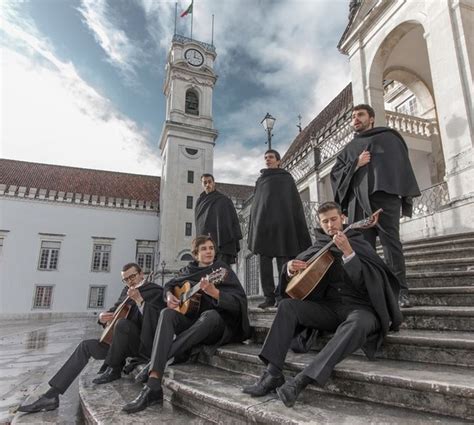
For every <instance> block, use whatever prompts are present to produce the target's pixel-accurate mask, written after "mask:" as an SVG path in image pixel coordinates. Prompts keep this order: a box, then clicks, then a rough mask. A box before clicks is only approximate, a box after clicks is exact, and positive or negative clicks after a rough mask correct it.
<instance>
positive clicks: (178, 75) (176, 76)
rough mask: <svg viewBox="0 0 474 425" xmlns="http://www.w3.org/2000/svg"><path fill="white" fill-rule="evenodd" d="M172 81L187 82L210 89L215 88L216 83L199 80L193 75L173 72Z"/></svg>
mask: <svg viewBox="0 0 474 425" xmlns="http://www.w3.org/2000/svg"><path fill="white" fill-rule="evenodd" d="M171 79H172V80H181V81H186V82H187V83H191V84H197V85H200V86H208V87H214V82H213V81H210V80H207V79H202V78H197V77H195V76H193V75H186V74H182V73H181V72H176V71H175V72H173V74H172V75H171Z"/></svg>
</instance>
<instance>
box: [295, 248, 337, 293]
mask: <svg viewBox="0 0 474 425" xmlns="http://www.w3.org/2000/svg"><path fill="white" fill-rule="evenodd" d="M333 262H334V257H333V255H332V254H331V253H330V252H329V251H325V252H324V253H323V254H321V255H320V256H319V257H318V258H316V259H315V260H314V261H313V262H312V263H311V264H310V265H308V267H307V268H306V269H304V270H301V271H299V272H298V274H297V275H296V276H293V278H292V279H291V280H290V282H289V283H288V286H287V287H286V293H287V294H288V295H289V296H290V297H291V298H295V299H298V300H304V299H305V298H306V297H307V296H308V295H309V294H310V293H311V292H312V291H313V290H314V288H316V286H318V284H319V282H321V279H322V278H323V276H324V275H325V274H326V272H327V271H328V269H329V267H331V264H332V263H333Z"/></svg>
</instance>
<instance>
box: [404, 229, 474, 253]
mask: <svg viewBox="0 0 474 425" xmlns="http://www.w3.org/2000/svg"><path fill="white" fill-rule="evenodd" d="M457 244H459V245H466V244H467V245H469V244H474V232H468V233H455V234H452V235H444V236H435V237H432V238H424V239H417V240H414V241H404V242H403V249H423V248H428V249H429V248H431V247H440V246H443V247H445V246H450V245H451V246H453V245H457Z"/></svg>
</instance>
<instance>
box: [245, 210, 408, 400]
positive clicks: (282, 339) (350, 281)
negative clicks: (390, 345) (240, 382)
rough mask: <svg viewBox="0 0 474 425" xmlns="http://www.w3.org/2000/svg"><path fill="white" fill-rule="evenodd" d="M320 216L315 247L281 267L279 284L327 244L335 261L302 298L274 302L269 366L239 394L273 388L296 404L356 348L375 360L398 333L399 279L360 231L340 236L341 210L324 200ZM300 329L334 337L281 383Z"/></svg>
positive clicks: (266, 351) (266, 350) (265, 352)
mask: <svg viewBox="0 0 474 425" xmlns="http://www.w3.org/2000/svg"><path fill="white" fill-rule="evenodd" d="M318 216H319V222H320V225H321V231H320V232H318V233H317V234H316V241H315V243H314V245H313V246H311V247H310V248H309V249H308V250H306V251H304V252H302V253H301V254H299V255H298V256H297V257H296V259H294V260H291V261H289V262H288V263H287V264H285V266H284V267H283V270H282V276H281V281H282V282H281V283H282V286H283V287H286V285H287V283H288V281H289V280H290V279H291V277H292V276H293V275H294V274H295V273H296V272H298V271H299V270H303V269H305V268H306V267H307V266H308V264H307V263H306V262H307V261H308V260H309V259H310V258H311V257H312V256H313V255H314V254H315V253H316V252H318V251H319V250H320V249H321V248H322V247H324V246H325V245H326V244H327V243H328V242H331V240H332V241H333V242H334V245H333V246H332V247H331V248H330V252H331V254H333V256H334V262H333V263H332V265H331V267H330V268H329V269H328V271H327V272H326V274H325V275H324V276H323V278H322V280H321V281H320V283H319V284H318V286H316V288H315V289H314V290H313V291H312V292H311V293H310V294H309V295H308V296H307V297H306V298H305V299H304V300H298V299H284V300H282V301H281V302H280V303H279V304H278V310H277V314H276V316H275V320H274V321H273V323H272V327H271V328H270V331H269V333H268V335H267V338H266V339H265V343H264V344H263V347H262V350H261V352H260V354H259V357H260V359H261V360H262V361H263V362H264V363H265V364H266V365H267V368H266V369H265V370H264V372H263V374H262V375H261V377H260V379H259V380H258V381H257V382H256V383H255V384H253V385H250V386H247V387H244V388H243V390H242V391H243V392H244V393H247V394H250V395H252V396H253V397H262V396H264V395H266V394H268V393H269V392H271V391H273V390H275V389H276V391H277V394H278V396H279V398H280V400H281V401H282V402H283V403H284V404H285V405H286V406H287V407H291V406H293V405H294V404H295V402H296V399H297V397H298V395H299V394H300V392H301V391H302V390H303V389H304V388H305V387H306V386H307V385H308V384H310V383H312V384H315V385H318V386H321V387H322V386H324V385H325V384H326V382H327V381H328V379H329V377H330V375H331V373H332V371H333V369H334V367H335V366H336V365H337V364H338V363H339V362H340V361H342V360H343V359H344V358H345V357H347V356H348V355H350V354H352V353H353V352H354V351H356V350H357V349H359V348H362V349H363V350H364V352H365V354H366V355H367V357H368V358H369V359H373V358H374V356H375V353H376V351H377V349H378V348H379V347H380V345H381V343H382V340H383V337H384V336H385V335H386V334H387V332H388V331H389V330H398V327H399V325H400V323H401V321H402V315H401V313H400V309H399V307H398V303H397V300H396V297H395V295H394V292H395V293H396V292H398V290H399V283H398V280H397V278H396V277H395V276H394V275H393V273H392V272H391V271H390V269H389V268H388V267H387V265H386V264H385V263H384V262H383V261H382V260H381V259H380V257H379V256H378V255H377V253H376V252H375V251H374V249H373V248H372V247H371V246H370V244H369V243H368V242H367V241H366V240H364V238H363V237H362V235H361V234H360V233H359V232H358V231H356V230H352V229H351V230H348V231H347V232H346V233H343V229H344V225H343V222H344V219H345V217H344V215H343V214H342V212H341V209H340V206H339V205H338V204H336V203H335V202H325V203H323V204H322V205H321V206H320V207H319V208H318ZM302 328H304V329H307V328H309V329H316V330H321V331H328V332H334V335H333V337H332V338H331V339H330V340H329V341H328V343H327V344H326V345H325V346H324V348H322V349H321V351H319V352H318V353H315V354H314V359H313V360H312V361H311V362H310V363H309V364H308V365H307V366H306V367H305V368H304V369H303V370H302V371H301V372H300V373H298V374H297V375H296V376H295V377H294V378H290V379H288V380H287V381H286V382H285V378H284V376H283V372H282V370H283V366H284V363H285V357H286V354H287V352H288V349H289V348H290V346H291V345H292V340H293V337H294V336H295V332H297V331H298V330H299V329H302Z"/></svg>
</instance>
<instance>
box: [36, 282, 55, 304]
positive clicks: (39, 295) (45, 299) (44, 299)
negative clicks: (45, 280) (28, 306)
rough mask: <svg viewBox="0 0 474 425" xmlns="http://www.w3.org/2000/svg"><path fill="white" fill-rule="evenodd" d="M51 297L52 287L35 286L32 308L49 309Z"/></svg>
mask: <svg viewBox="0 0 474 425" xmlns="http://www.w3.org/2000/svg"><path fill="white" fill-rule="evenodd" d="M52 297H53V287H52V286H37V287H36V288H35V299H34V300H33V308H51V299H52Z"/></svg>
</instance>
